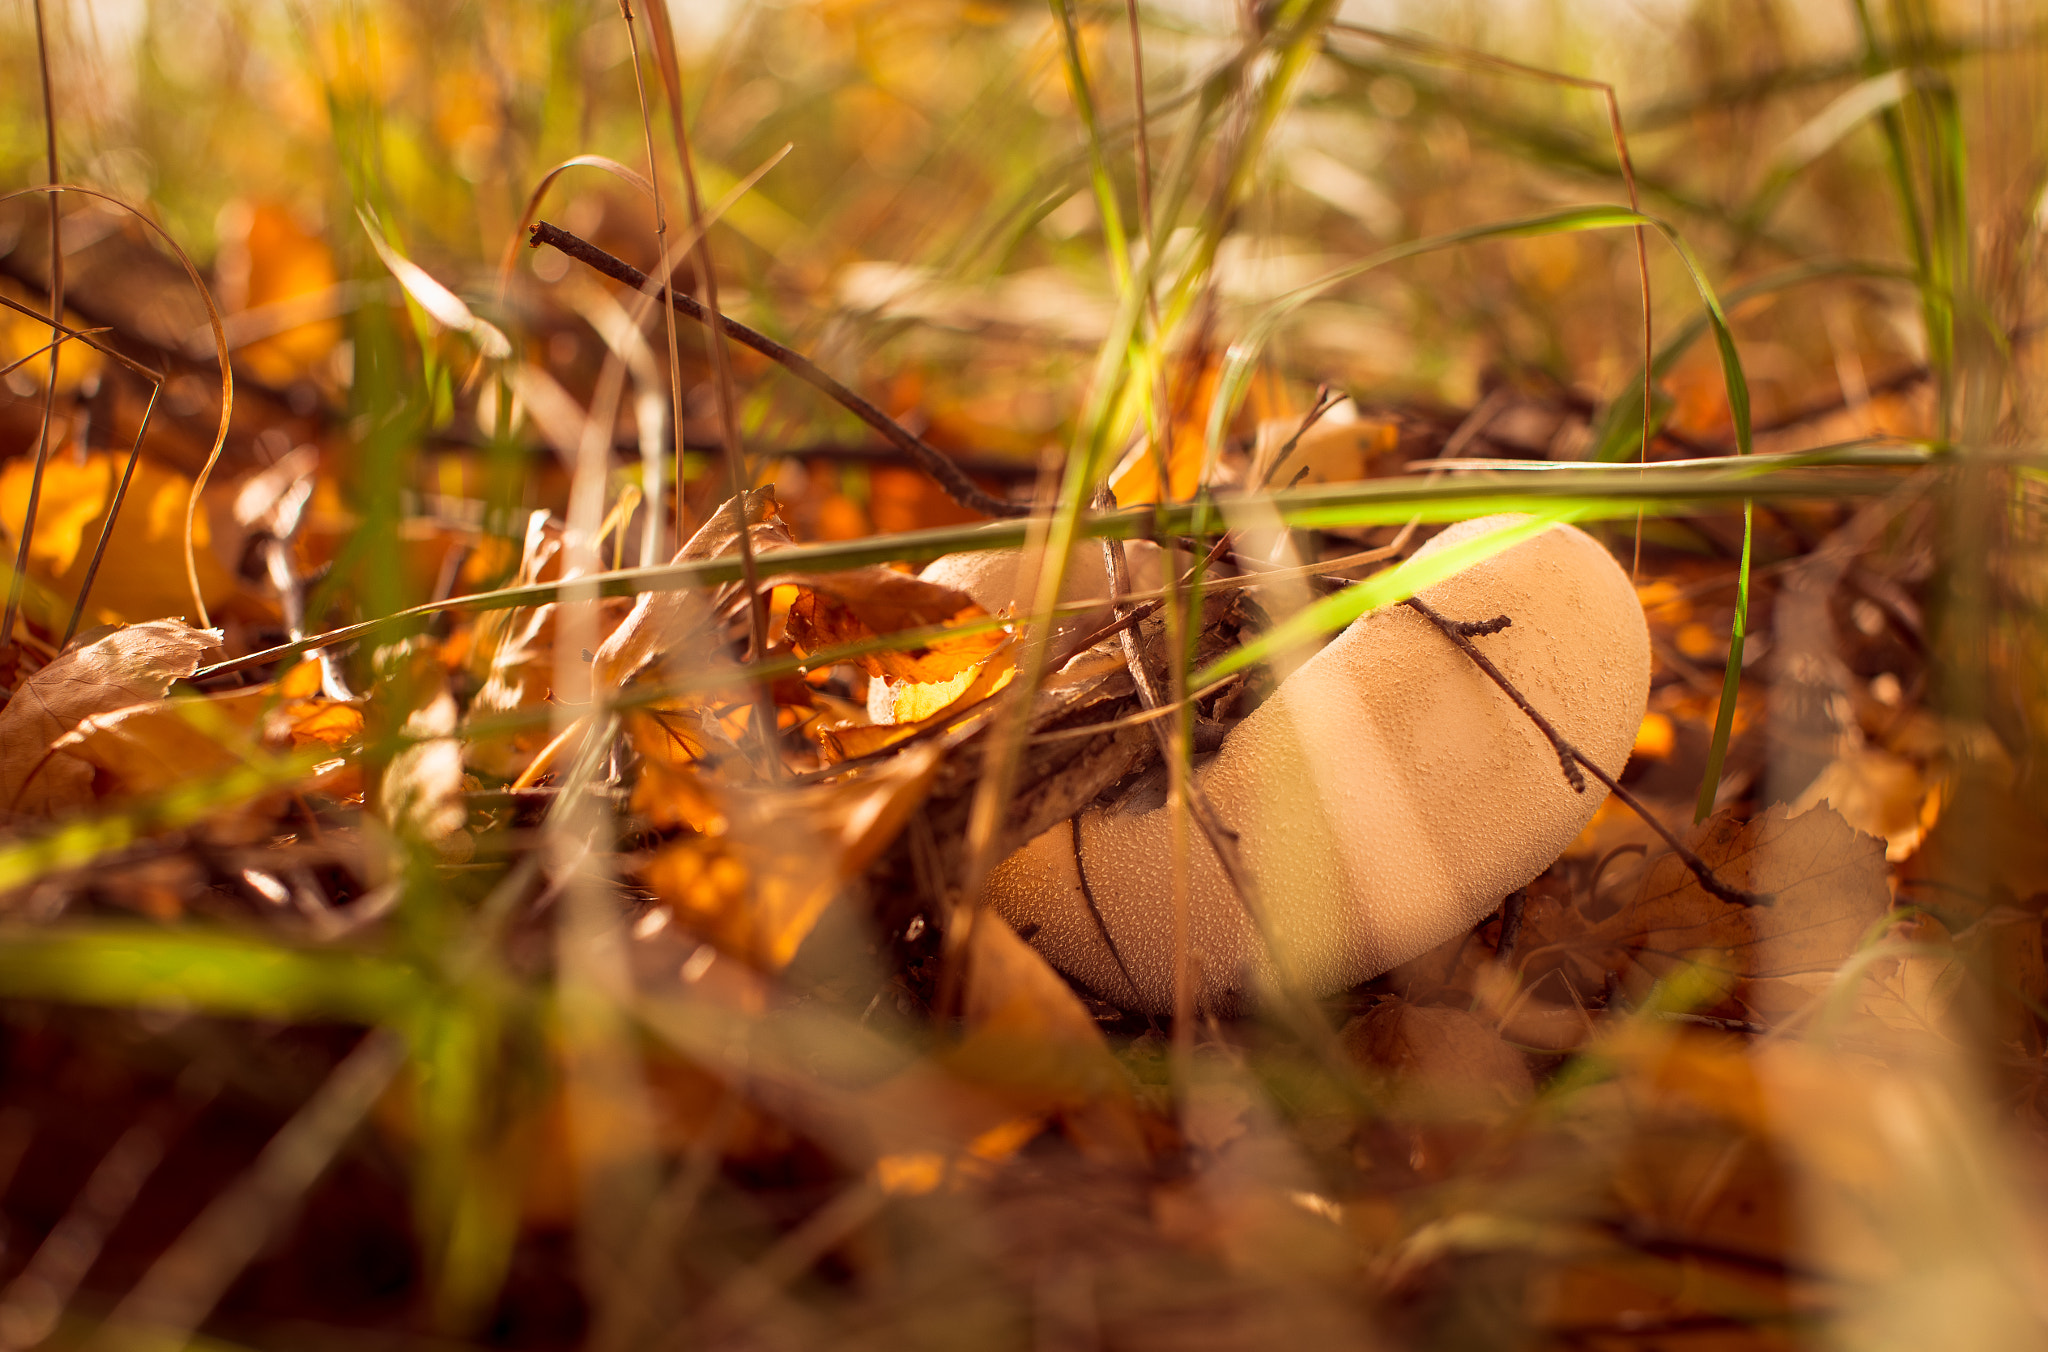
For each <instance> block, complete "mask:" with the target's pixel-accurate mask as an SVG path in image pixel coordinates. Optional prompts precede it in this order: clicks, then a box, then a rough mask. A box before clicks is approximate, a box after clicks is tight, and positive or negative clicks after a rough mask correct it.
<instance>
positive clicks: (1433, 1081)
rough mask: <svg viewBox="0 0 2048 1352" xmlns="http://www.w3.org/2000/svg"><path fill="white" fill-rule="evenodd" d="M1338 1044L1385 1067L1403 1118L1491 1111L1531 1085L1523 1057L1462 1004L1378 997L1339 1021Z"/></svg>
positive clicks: (1520, 1097)
mask: <svg viewBox="0 0 2048 1352" xmlns="http://www.w3.org/2000/svg"><path fill="white" fill-rule="evenodd" d="M1343 1042H1344V1049H1345V1050H1346V1051H1347V1052H1349V1053H1350V1054H1351V1056H1352V1058H1353V1059H1354V1060H1357V1061H1359V1062H1360V1063H1362V1064H1364V1065H1368V1066H1374V1067H1377V1068H1379V1069H1380V1070H1383V1071H1386V1072H1388V1073H1389V1076H1390V1078H1391V1079H1392V1081H1393V1083H1392V1086H1391V1088H1392V1090H1393V1104H1392V1106H1393V1108H1394V1110H1395V1111H1396V1112H1397V1113H1399V1114H1400V1115H1401V1116H1404V1117H1412V1118H1427V1119H1460V1118H1465V1119H1470V1118H1481V1119H1484V1118H1493V1117H1499V1116H1501V1115H1502V1114H1504V1113H1506V1112H1508V1111H1509V1110H1511V1109H1513V1108H1515V1107H1518V1106H1519V1105H1521V1104H1522V1103H1524V1102H1526V1101H1528V1099H1529V1097H1530V1095H1531V1094H1533V1093H1534V1092H1535V1081H1534V1080H1532V1079H1531V1078H1530V1075H1529V1065H1528V1062H1526V1061H1525V1060H1523V1059H1522V1054H1521V1053H1520V1052H1518V1051H1516V1050H1515V1049H1514V1048H1512V1047H1510V1046H1508V1044H1507V1043H1506V1042H1504V1041H1502V1040H1501V1035H1500V1034H1499V1033H1498V1032H1496V1031H1494V1029H1493V1027H1492V1025H1490V1024H1489V1023H1487V1022H1486V1020H1484V1019H1482V1018H1480V1017H1479V1016H1478V1015H1477V1014H1473V1013H1471V1012H1469V1011H1467V1010H1463V1009H1446V1008H1442V1007H1439V1006H1432V1005H1411V1004H1409V1003H1408V1002H1407V1001H1405V1000H1384V1001H1381V1002H1380V1003H1379V1004H1377V1005H1375V1006H1373V1007H1372V1008H1371V1009H1370V1010H1368V1011H1366V1012H1365V1013H1363V1014H1361V1015H1359V1016H1358V1017H1357V1018H1355V1019H1353V1020H1352V1021H1351V1022H1350V1023H1348V1024H1346V1025H1345V1027H1344V1033H1343Z"/></svg>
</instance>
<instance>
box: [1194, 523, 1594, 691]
mask: <svg viewBox="0 0 2048 1352" xmlns="http://www.w3.org/2000/svg"><path fill="white" fill-rule="evenodd" d="M1576 515H1578V513H1577V512H1576V511H1574V510H1573V509H1572V508H1569V507H1565V508H1556V507H1553V508H1550V509H1548V510H1546V511H1543V512H1540V513H1537V514H1536V515H1534V516H1532V517H1531V518H1530V519H1529V520H1527V521H1517V522H1515V523H1514V524H1512V525H1507V526H1502V527H1500V528H1499V529H1497V530H1491V531H1488V532H1487V533H1486V534H1484V535H1481V536H1478V537H1476V538H1474V539H1470V540H1464V541H1461V542H1460V543H1458V544H1455V545H1452V546H1450V547H1449V548H1448V549H1440V550H1438V551H1436V552H1435V553H1434V554H1431V555H1429V556H1427V557H1426V558H1419V559H1409V560H1408V561H1407V562H1405V563H1402V564H1399V565H1397V566H1395V567H1393V568H1387V569H1383V570H1382V571H1380V572H1377V573H1375V574H1373V575H1372V576H1371V577H1369V578H1367V579H1365V580H1364V581H1363V582H1360V583H1358V584H1356V585H1355V586H1350V587H1346V588H1345V589H1344V590H1342V591H1340V592H1336V593H1334V594H1332V595H1329V596H1325V597H1323V598H1322V599H1321V600H1319V601H1316V602H1313V603H1311V604H1309V605H1307V606H1304V607H1302V608H1301V609H1300V610H1298V611H1296V612H1295V613H1294V614H1293V615H1291V616H1289V617H1288V618H1287V619H1286V620H1284V621H1282V622H1281V623H1279V624H1276V625H1274V626H1273V627H1272V628H1271V629H1269V630H1267V631H1266V632H1265V633H1263V634H1261V635H1259V636H1258V637H1257V638H1255V639H1253V640H1252V641H1251V642H1249V643H1246V644H1244V645H1242V646H1240V647H1237V648H1233V649H1232V650H1231V651H1229V652H1227V653H1225V654H1224V655H1223V656H1221V657H1219V658H1217V659H1216V660H1215V661H1214V662H1211V663H1210V664H1209V665H1208V666H1206V667H1203V668H1202V669H1201V670H1199V671H1197V672H1195V673H1194V674H1193V675H1192V676H1190V677H1188V688H1189V689H1190V690H1200V689H1201V688H1202V687H1204V686H1207V685H1211V684H1214V683H1215V682H1217V681H1220V680H1222V679H1223V678H1224V677H1226V676H1229V675H1231V674H1232V673H1234V672H1239V671H1243V670H1244V669H1245V668H1246V667H1250V666H1255V665H1257V664H1258V663H1261V662H1267V661H1271V660H1272V659H1273V658H1274V657H1275V656H1278V655H1280V654H1282V653H1287V652H1291V651H1294V650H1296V649H1299V648H1303V647H1306V646H1307V645H1308V644H1310V643H1313V642H1314V641H1316V640H1317V639H1319V638H1321V637H1322V636H1323V635H1325V634H1330V633H1335V632H1336V631H1337V630H1339V629H1342V628H1343V627H1344V626H1345V625H1347V624H1350V623H1351V622H1352V621H1353V620H1355V619H1357V618H1358V617H1359V616H1361V615H1364V614H1365V613H1367V612H1368V611H1373V610H1378V609H1380V608H1381V607H1382V606H1390V605H1393V604H1394V603H1396V602H1398V601H1405V600H1407V599H1408V598H1409V597H1411V596H1413V595H1415V593H1417V592H1419V591H1422V590H1424V589H1425V588H1428V587H1433V586H1435V585H1436V584H1437V583H1439V582H1441V581H1443V580H1444V579H1445V578H1447V577H1452V576H1455V575H1456V574H1458V573H1462V572H1464V571H1465V570H1466V569H1467V568H1470V567H1472V566H1473V565H1474V564H1478V563H1484V562H1485V561H1486V560H1487V559H1490V558H1492V557H1493V556H1494V555H1496V554H1499V553H1502V552H1504V551H1506V550H1509V549H1513V548H1514V547H1515V546H1516V545H1518V544H1520V543H1522V542H1523V541H1524V540H1527V539H1529V538H1530V537H1532V536H1536V535H1540V534H1542V533H1543V532H1544V531H1547V530H1549V529H1550V528H1551V527H1552V526H1555V525H1557V524H1558V523H1559V522H1561V521H1569V520H1571V519H1572V518H1573V517H1575V516H1576Z"/></svg>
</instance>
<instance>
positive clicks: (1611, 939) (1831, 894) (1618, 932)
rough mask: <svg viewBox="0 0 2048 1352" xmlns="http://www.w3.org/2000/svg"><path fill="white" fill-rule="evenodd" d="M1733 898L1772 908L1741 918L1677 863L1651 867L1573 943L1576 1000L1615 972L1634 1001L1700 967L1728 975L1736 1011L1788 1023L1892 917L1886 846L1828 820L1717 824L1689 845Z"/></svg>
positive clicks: (1771, 814)
mask: <svg viewBox="0 0 2048 1352" xmlns="http://www.w3.org/2000/svg"><path fill="white" fill-rule="evenodd" d="M1688 843H1689V844H1690V845H1691V846H1692V848H1693V849H1694V850H1695V851H1697V852H1698V854H1699V855H1700V857H1701V858H1702V859H1704V860H1705V861H1706V863H1707V865H1708V866H1709V867H1711V868H1712V869H1713V870H1714V871H1715V872H1716V873H1717V874H1718V875H1719V876H1720V877H1721V878H1723V879H1724V880H1726V881H1727V882H1729V883H1731V884H1733V885H1734V886H1736V887H1740V888H1746V889H1748V890H1749V891H1752V892H1761V893H1765V894H1768V895H1769V896H1770V897H1772V898H1773V900H1771V901H1770V902H1769V903H1767V904H1765V905H1759V906H1738V905H1734V904H1732V903H1729V902H1725V901H1721V900H1719V899H1717V898H1715V897H1712V896H1709V895H1708V894H1707V893H1706V892H1705V891H1703V890H1702V889H1701V887H1700V885H1699V880H1698V879H1696V878H1694V877H1693V875H1692V873H1691V872H1690V871H1689V870H1688V869H1687V868H1686V867H1685V865H1684V864H1682V863H1681V862H1679V860H1678V858H1677V857H1676V856H1675V855H1665V856H1664V857H1662V858H1660V859H1658V860H1656V861H1655V862H1653V863H1652V864H1651V866H1650V868H1649V870H1648V872H1647V873H1645V875H1644V877H1643V885H1642V890H1641V891H1640V892H1639V893H1638V894H1637V895H1636V897H1635V898H1634V899H1633V900H1632V901H1630V902H1629V903H1628V904H1627V905H1625V906H1623V907H1622V908H1621V909H1620V910H1619V911H1617V912H1615V914H1614V915H1612V916H1610V917H1609V918H1608V919H1606V920H1605V921H1602V922H1601V923H1600V924H1598V925H1596V926H1594V927H1593V928H1592V929H1591V930H1589V931H1588V932H1587V933H1586V934H1584V935H1583V936H1581V937H1580V938H1579V939H1578V940H1577V941H1576V944H1577V947H1576V952H1575V955H1574V956H1575V958H1576V959H1577V965H1578V967H1579V971H1578V977H1579V978H1580V980H1581V982H1582V983H1583V984H1582V986H1581V989H1588V988H1591V989H1597V988H1598V987H1599V986H1600V984H1601V982H1602V980H1603V979H1604V975H1603V974H1604V973H1605V972H1606V971H1608V970H1615V971H1619V972H1621V974H1622V976H1623V979H1624V981H1625V983H1626V985H1627V988H1628V991H1629V994H1630V996H1631V998H1635V999H1640V998H1642V997H1643V996H1644V995H1647V994H1648V993H1649V989H1650V987H1651V985H1652V984H1654V983H1655V982H1656V981H1657V980H1659V979H1662V978H1664V977H1666V976H1670V975H1672V974H1674V973H1676V972H1679V971H1681V970H1683V969H1684V968H1685V967H1686V966H1687V965H1688V964H1692V963H1697V964H1700V965H1702V966H1705V967H1707V968H1710V969H1713V970H1716V971H1720V972H1723V973H1726V974H1727V975H1728V977H1729V978H1730V979H1731V980H1733V981H1734V982H1735V983H1736V984H1735V988H1734V989H1733V991H1732V992H1731V994H1732V996H1733V997H1734V999H1735V1000H1737V1001H1738V1002H1739V1003H1740V1004H1742V1005H1744V1006H1746V1007H1748V1009H1749V1010H1750V1011H1752V1012H1753V1013H1757V1014H1761V1015H1764V1016H1766V1017H1769V1016H1776V1015H1782V1014H1787V1013H1790V1012H1791V1011H1792V1010H1794V1009H1797V1008H1799V1007H1801V1006H1803V1005H1804V1004H1806V1003H1807V1002H1808V1000H1810V999H1811V997H1812V996H1813V995H1814V994H1816V993H1818V992H1819V991H1820V990H1821V989H1822V988H1824V987H1825V985H1826V984H1827V982H1828V981H1829V980H1830V979H1831V978H1832V976H1833V974H1834V972H1835V970H1836V969H1837V968H1838V967H1840V966H1841V965H1842V963H1843V961H1844V960H1846V959H1847V958H1848V956H1849V955H1850V954H1851V953H1853V952H1855V951H1856V949H1857V947H1858V946H1859V945H1860V944H1861V943H1862V942H1863V941H1864V940H1865V939H1866V938H1867V937H1868V935H1869V933H1870V930H1871V927H1872V926H1873V925H1874V924H1875V923H1876V922H1877V921H1878V920H1879V919H1881V918H1882V917H1883V916H1884V915H1885V914H1886V913H1887V912H1889V911H1890V910H1891V906H1892V902H1891V892H1890V888H1889V886H1888V885H1887V876H1888V875H1887V873H1886V870H1885V860H1884V842H1882V841H1880V840H1878V839H1876V838H1875V837H1873V836H1867V835H1864V834H1862V833H1861V832H1859V831H1857V830H1855V829H1854V828H1852V827H1851V826H1850V825H1849V824H1848V823H1847V822H1845V821H1843V820H1842V817H1841V814H1839V813H1837V812H1835V811H1834V810H1833V809H1832V808H1827V807H1817V808H1814V809H1813V810H1811V811H1809V812H1804V813H1801V814H1800V815H1798V816H1796V817H1795V816H1792V815H1791V814H1790V813H1789V812H1787V811H1786V809H1785V808H1784V807H1782V806H1777V807H1773V808H1771V809H1770V810H1769V811H1767V812H1766V813H1764V815H1763V816H1761V817H1758V818H1755V819H1754V820H1752V821H1749V822H1740V821H1737V820H1736V819H1735V818H1734V816H1733V814H1731V813H1726V812H1724V813H1720V814H1718V815H1716V816H1715V817H1713V818H1711V819H1710V820H1708V821H1707V822H1705V823H1704V824H1703V825H1701V826H1700V827H1699V829H1697V830H1696V831H1694V832H1693V836H1692V839H1691V840H1690V841H1689V842H1688Z"/></svg>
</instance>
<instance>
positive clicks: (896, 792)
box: [635, 746, 941, 972]
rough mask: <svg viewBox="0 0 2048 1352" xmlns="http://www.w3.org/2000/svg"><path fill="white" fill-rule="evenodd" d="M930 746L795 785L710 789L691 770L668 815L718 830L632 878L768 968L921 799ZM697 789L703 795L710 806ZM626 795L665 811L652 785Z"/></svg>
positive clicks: (791, 948) (784, 961)
mask: <svg viewBox="0 0 2048 1352" xmlns="http://www.w3.org/2000/svg"><path fill="white" fill-rule="evenodd" d="M940 754H941V749H940V748H939V747H936V746H927V747H922V748H919V749H918V750H916V751H914V752H910V753H906V754H904V755H901V756H897V757H894V758H892V759H891V760H890V761H889V762H888V763H887V764H886V765H882V766H878V767H876V768H875V769H874V770H872V771H869V772H867V773H864V774H859V775H849V776H847V777H846V778H844V779H842V780H837V781H834V782H831V783H826V784H815V785H806V786H802V787H797V788H790V787H767V788H754V787H748V786H741V785H727V786H723V787H722V789H720V790H717V791H713V790H711V789H710V788H709V786H707V785H705V784H703V782H702V781H700V780H696V779H694V778H693V779H691V780H690V781H688V784H689V795H690V796H689V797H688V799H687V800H686V801H681V802H678V803H676V804H675V805H674V807H673V814H672V815H673V816H674V817H676V818H677V819H681V820H692V821H700V822H703V823H704V824H705V825H706V826H707V827H717V828H719V829H718V830H717V831H716V833H707V834H702V835H696V836H692V837H689V838H687V839H685V840H681V841H678V842H676V843H675V844H673V845H670V846H668V847H667V848H666V849H664V850H662V851H661V852H660V853H659V854H657V855H656V856H655V857H654V858H653V859H652V860H651V861H650V862H649V863H648V865H647V867H646V868H645V869H644V870H643V871H642V875H641V876H642V880H643V881H644V882H645V884H646V885H647V887H648V888H649V889H650V890H651V891H653V892H654V893H655V895H656V896H658V897H660V898H661V899H662V900H663V901H665V902H667V903H668V904H669V905H670V906H672V907H674V908H675V912H676V915H677V917H678V918H679V919H681V920H682V921H684V923H686V924H688V925H689V926H690V927H691V928H692V929H693V930H695V931H696V932H697V933H699V934H701V935H703V936H704V937H705V938H706V939H708V940H710V941H711V942H712V943H714V944H716V945H717V946H718V947H719V948H721V949H722V950H724V951H725V952H727V953H730V954H732V955H733V956H735V957H738V958H740V959H742V960H744V961H746V962H749V963H752V964H753V965H754V966H756V967H758V968H760V969H761V970H763V971H768V972H779V971H781V970H782V969H783V968H784V967H786V966H788V965H789V962H790V959H792V958H794V957H795V956H796V951H797V949H798V948H800V947H801V946H802V945H803V941H804V940H805V939H806V938H808V937H809V936H810V933H811V931H812V929H814V928H815V927H816V925H817V923H818V919H819V917H821V916H822V915H823V914H824V913H825V908H826V907H827V906H829V905H830V904H831V902H832V898H833V897H834V896H836V895H838V892H839V888H840V886H841V884H843V883H844V882H845V881H846V880H847V879H848V878H851V877H853V876H854V875H856V874H858V873H859V872H860V871H861V870H862V869H865V868H866V867H867V866H868V864H869V863H870V862H872V861H873V859H874V857H875V856H876V855H877V854H879V853H880V852H881V851H882V849H883V848H884V847H886V846H887V845H888V844H889V842H890V841H892V840H894V839H895V837H896V833H897V832H898V831H900V830H901V829H902V828H903V824H904V823H905V822H907V821H908V820H909V819H910V814H911V813H912V812H914V811H915V810H916V809H917V806H918V804H920V803H922V802H923V801H924V795H925V792H926V790H927V789H928V788H929V787H930V785H931V778H932V775H933V773H934V772H935V771H936V770H937V769H938V765H939V757H940ZM668 773H674V771H673V770H670V771H669V772H668ZM707 798H709V799H715V810H712V809H710V805H709V804H707V802H706V799H707ZM635 805H636V807H637V808H638V809H639V810H640V811H642V812H643V813H646V814H647V815H649V816H650V817H660V816H662V815H663V814H665V813H668V812H670V805H669V804H666V803H664V802H663V801H662V800H661V799H660V797H659V796H658V794H657V793H655V792H652V791H650V793H649V794H647V795H645V796H644V797H643V796H639V795H636V798H635Z"/></svg>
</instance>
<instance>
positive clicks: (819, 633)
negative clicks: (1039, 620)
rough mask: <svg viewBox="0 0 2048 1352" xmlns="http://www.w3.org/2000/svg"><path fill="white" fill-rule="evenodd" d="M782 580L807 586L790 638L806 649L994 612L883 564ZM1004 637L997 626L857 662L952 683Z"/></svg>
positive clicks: (872, 670) (792, 613)
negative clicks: (951, 680) (951, 681)
mask: <svg viewBox="0 0 2048 1352" xmlns="http://www.w3.org/2000/svg"><path fill="white" fill-rule="evenodd" d="M774 581H775V582H776V583H780V584H794V585H795V586H797V587H799V588H801V589H802V591H801V594H800V595H798V597H797V598H796V600H795V602H794V603H793V604H792V605H791V606H790V608H789V641H790V642H791V643H792V644H793V645H795V647H796V649H797V651H798V652H800V653H814V652H818V651H820V650H822V649H825V648H831V647H836V646H838V645H840V644H845V643H856V642H859V641H861V640H863V639H870V638H874V637H876V636H878V635H881V634H892V633H898V632H901V631H903V630H906V629H922V628H927V627H930V626H935V625H944V624H958V623H961V622H964V621H967V620H977V619H981V618H982V617H984V616H986V615H987V614H988V612H987V611H985V610H983V609H982V608H981V607H980V606H978V605H976V604H975V603H974V599H973V598H972V597H970V596H968V595H967V593H965V592H963V591H956V590H954V589H953V588H951V587H945V586H941V585H939V584H938V583H936V582H926V581H924V580H923V579H922V578H916V577H911V576H910V575H909V574H907V573H899V572H897V571H896V570H895V569H893V568H884V567H881V566H879V565H877V566H875V567H871V568H856V569H853V570H851V571H849V572H844V573H817V574H813V573H794V574H783V575H781V576H779V577H776V578H775V579H774ZM1003 639H1004V635H1003V633H1002V631H1001V630H999V629H990V630H984V631H982V632H979V633H973V634H962V635H960V636H958V637H948V638H942V639H938V640H936V641H935V642H932V643H930V644H927V645H925V646H924V647H920V648H911V649H905V650H902V651H885V652H877V653H869V654H867V655H866V656H864V657H858V658H855V659H854V661H855V663H856V664H857V665H859V666H860V667H861V668H862V669H863V670H865V671H866V672H867V673H868V674H869V675H870V676H887V677H889V678H891V679H892V680H898V681H917V682H935V681H946V680H950V679H952V678H953V677H956V676H958V675H960V674H961V673H963V672H965V671H966V670H967V669H968V668H970V667H972V666H974V665H975V664H976V663H978V662H980V661H982V660H983V659H985V658H986V657H987V656H988V655H989V654H990V653H991V652H994V651H995V650H996V648H998V647H1000V646H1001V645H1002V643H1003Z"/></svg>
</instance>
